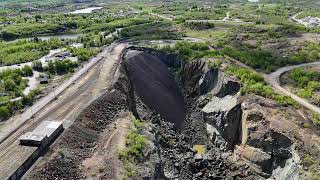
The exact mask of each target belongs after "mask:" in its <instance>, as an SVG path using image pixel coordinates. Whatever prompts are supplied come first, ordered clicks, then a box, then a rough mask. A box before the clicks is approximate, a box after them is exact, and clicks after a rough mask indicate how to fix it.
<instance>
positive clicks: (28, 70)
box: [21, 66, 33, 76]
mask: <svg viewBox="0 0 320 180" xmlns="http://www.w3.org/2000/svg"><path fill="white" fill-rule="evenodd" d="M21 71H22V75H23V76H32V75H33V71H32V68H31V67H30V66H24V67H23V68H22V69H21Z"/></svg>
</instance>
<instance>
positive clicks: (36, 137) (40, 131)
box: [20, 121, 63, 148]
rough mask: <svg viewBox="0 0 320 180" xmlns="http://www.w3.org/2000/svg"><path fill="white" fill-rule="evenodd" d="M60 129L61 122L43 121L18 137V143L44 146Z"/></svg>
mask: <svg viewBox="0 0 320 180" xmlns="http://www.w3.org/2000/svg"><path fill="white" fill-rule="evenodd" d="M62 131H63V126H62V122H57V121H43V122H42V123H41V124H40V125H39V126H38V127H37V128H36V129H34V130H33V131H32V132H27V133H26V134H24V135H22V136H21V137H20V145H23V146H35V147H40V148H46V147H47V146H48V144H51V143H52V142H53V141H54V140H55V139H56V138H57V136H58V135H59V134H60V133H61V132H62Z"/></svg>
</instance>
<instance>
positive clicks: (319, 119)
mask: <svg viewBox="0 0 320 180" xmlns="http://www.w3.org/2000/svg"><path fill="white" fill-rule="evenodd" d="M312 122H313V123H314V124H315V125H320V114H317V113H314V114H313V115H312Z"/></svg>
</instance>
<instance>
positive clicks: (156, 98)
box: [124, 50, 186, 128]
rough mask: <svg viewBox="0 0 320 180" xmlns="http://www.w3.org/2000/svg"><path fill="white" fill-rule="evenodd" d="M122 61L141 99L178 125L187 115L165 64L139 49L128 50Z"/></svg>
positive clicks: (174, 82) (181, 123)
mask: <svg viewBox="0 0 320 180" xmlns="http://www.w3.org/2000/svg"><path fill="white" fill-rule="evenodd" d="M124 65H125V67H126V70H127V74H128V77H129V79H130V82H131V83H132V84H133V88H134V91H135V92H136V93H137V95H138V96H139V97H140V98H141V100H142V102H143V103H144V104H146V105H147V106H148V107H150V108H151V109H153V110H155V111H156V112H157V113H159V114H160V115H161V116H162V117H163V118H164V119H165V120H167V121H170V122H172V123H174V124H175V125H176V127H178V128H182V127H183V126H184V121H185V117H186V113H185V107H184V101H183V96H182V94H181V93H180V90H179V87H178V85H177V84H176V81H175V79H174V76H173V75H172V74H171V73H170V72H169V70H168V67H167V66H166V65H165V64H164V63H163V62H162V61H161V60H160V59H159V58H158V57H157V56H154V55H152V54H148V53H145V52H142V51H133V50H131V51H128V52H127V57H126V60H125V61H124Z"/></svg>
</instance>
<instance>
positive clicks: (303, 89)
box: [281, 68, 320, 105]
mask: <svg viewBox="0 0 320 180" xmlns="http://www.w3.org/2000/svg"><path fill="white" fill-rule="evenodd" d="M281 81H282V83H284V84H285V85H287V86H288V87H290V88H291V89H292V90H293V91H294V92H295V93H297V95H298V96H300V97H303V98H306V99H308V100H310V101H311V102H312V103H314V104H316V105H320V95H319V90H320V83H319V81H320V73H319V72H318V71H316V70H312V69H305V68H296V69H293V70H291V71H289V72H287V73H286V74H284V75H283V76H282V77H281Z"/></svg>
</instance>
